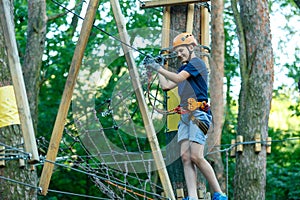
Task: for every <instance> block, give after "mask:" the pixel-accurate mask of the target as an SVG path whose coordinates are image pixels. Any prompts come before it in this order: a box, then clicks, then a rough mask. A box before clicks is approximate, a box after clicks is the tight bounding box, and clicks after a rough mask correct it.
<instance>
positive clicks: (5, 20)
mask: <svg viewBox="0 0 300 200" xmlns="http://www.w3.org/2000/svg"><path fill="white" fill-rule="evenodd" d="M0 2H1V3H0V15H1V16H0V18H1V24H2V28H3V32H4V41H5V46H6V50H7V55H8V63H9V69H10V74H11V77H12V82H13V85H14V90H15V96H16V102H17V106H18V112H19V116H20V122H21V129H22V134H23V138H24V143H25V150H26V152H28V153H30V154H31V156H30V158H29V160H28V162H30V163H36V162H39V160H40V159H39V154H38V150H37V145H36V139H35V134H34V128H33V122H32V118H31V114H30V108H29V103H28V99H27V93H26V88H25V83H24V78H23V73H22V67H21V63H20V58H19V53H18V48H17V42H16V36H15V31H14V25H13V21H12V17H11V12H10V5H9V2H10V1H4V0H1V1H0Z"/></svg>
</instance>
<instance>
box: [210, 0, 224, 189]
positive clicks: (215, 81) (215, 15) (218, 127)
mask: <svg viewBox="0 0 300 200" xmlns="http://www.w3.org/2000/svg"><path fill="white" fill-rule="evenodd" d="M223 4H224V2H223V0H212V1H211V37H212V41H211V60H210V98H211V110H212V113H213V130H212V132H210V133H209V137H208V142H207V144H208V147H212V146H213V148H212V149H210V148H209V149H208V150H209V151H211V152H218V153H213V154H210V155H209V156H208V160H209V161H210V163H211V164H212V167H213V168H214V170H215V173H216V176H217V179H218V181H219V183H220V186H221V189H222V190H223V191H224V192H225V191H226V180H225V177H224V165H223V162H222V158H221V153H220V152H219V150H220V144H221V136H222V129H223V122H224V118H223V116H224V103H223V102H224V98H223V78H224V50H225V49H224V43H225V39H224V38H225V36H224V20H223V9H224V5H223Z"/></svg>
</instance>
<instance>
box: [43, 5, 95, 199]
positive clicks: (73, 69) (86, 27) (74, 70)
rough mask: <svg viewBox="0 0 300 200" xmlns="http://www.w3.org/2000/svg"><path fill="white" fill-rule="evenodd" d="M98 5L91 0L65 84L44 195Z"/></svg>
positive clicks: (50, 148) (55, 126)
mask: <svg viewBox="0 0 300 200" xmlns="http://www.w3.org/2000/svg"><path fill="white" fill-rule="evenodd" d="M98 3H99V0H91V1H90V2H89V5H88V8H87V11H86V15H85V18H84V21H83V24H82V28H81V31H80V36H79V39H78V42H77V45H76V48H75V52H74V55H73V58H72V63H71V66H70V70H69V75H68V78H67V81H66V84H65V88H64V92H63V95H62V99H61V102H60V106H59V109H58V114H57V117H56V121H55V124H54V128H53V132H52V135H51V140H50V143H49V148H48V152H47V156H46V159H47V160H48V161H51V163H50V162H47V161H46V162H45V164H44V167H43V171H42V175H41V179H40V184H39V186H40V187H41V188H42V192H41V194H42V195H46V194H47V192H48V187H49V183H50V180H51V176H52V173H53V168H54V164H53V163H52V162H55V160H56V156H57V152H58V149H59V144H60V141H61V138H62V134H63V130H64V126H65V121H66V118H67V114H68V111H69V107H70V103H71V99H72V95H73V91H74V87H75V84H76V78H77V76H78V72H79V69H80V66H81V63H82V58H83V55H84V50H85V48H86V45H87V42H88V38H89V35H90V33H91V29H92V27H93V22H94V19H95V14H96V11H97V8H98Z"/></svg>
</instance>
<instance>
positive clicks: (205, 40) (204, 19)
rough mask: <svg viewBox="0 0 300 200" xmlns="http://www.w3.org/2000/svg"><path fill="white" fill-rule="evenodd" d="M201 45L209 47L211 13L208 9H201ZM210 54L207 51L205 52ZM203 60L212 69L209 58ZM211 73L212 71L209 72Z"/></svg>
mask: <svg viewBox="0 0 300 200" xmlns="http://www.w3.org/2000/svg"><path fill="white" fill-rule="evenodd" d="M200 43H201V44H202V45H205V46H209V13H208V8H206V7H201V40H200ZM204 52H205V53H208V52H207V50H204ZM202 60H203V61H204V62H205V64H206V66H207V68H208V69H210V66H209V61H208V57H207V56H203V57H202ZM209 71H210V70H209Z"/></svg>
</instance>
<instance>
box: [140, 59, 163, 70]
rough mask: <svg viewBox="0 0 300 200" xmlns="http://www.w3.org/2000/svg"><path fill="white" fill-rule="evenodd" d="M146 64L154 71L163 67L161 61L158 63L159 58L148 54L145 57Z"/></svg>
mask: <svg viewBox="0 0 300 200" xmlns="http://www.w3.org/2000/svg"><path fill="white" fill-rule="evenodd" d="M144 65H145V66H146V67H147V68H151V69H152V70H154V71H158V70H159V69H160V68H161V65H160V64H159V63H157V60H156V59H155V58H153V57H150V56H147V57H146V58H145V59H144Z"/></svg>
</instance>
